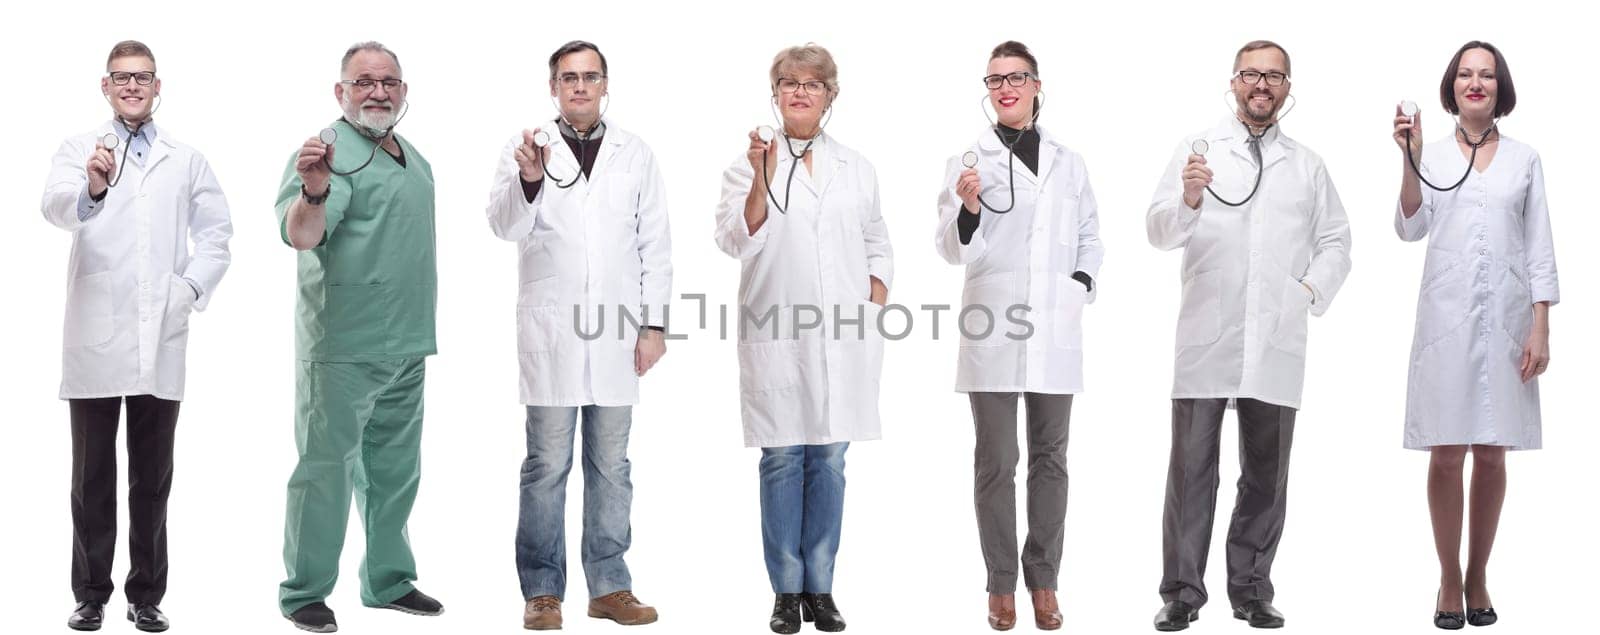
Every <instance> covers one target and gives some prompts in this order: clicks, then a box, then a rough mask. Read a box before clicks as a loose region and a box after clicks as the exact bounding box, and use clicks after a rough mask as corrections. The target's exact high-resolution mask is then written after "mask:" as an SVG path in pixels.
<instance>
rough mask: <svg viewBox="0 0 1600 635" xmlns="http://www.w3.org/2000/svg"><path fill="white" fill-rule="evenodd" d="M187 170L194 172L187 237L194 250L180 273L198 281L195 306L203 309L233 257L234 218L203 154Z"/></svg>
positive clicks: (199, 309) (196, 157) (195, 282)
mask: <svg viewBox="0 0 1600 635" xmlns="http://www.w3.org/2000/svg"><path fill="white" fill-rule="evenodd" d="M190 174H192V175H193V176H194V189H193V191H192V192H191V194H190V197H189V240H190V241H191V242H193V243H194V252H193V256H192V257H191V258H190V259H189V264H188V266H186V267H184V269H183V273H182V274H181V275H182V276H183V277H184V278H187V279H188V280H190V281H192V282H193V283H194V284H196V285H199V287H200V289H199V291H200V299H198V300H196V301H195V304H194V309H195V310H196V311H204V310H205V309H206V305H207V304H209V303H210V302H211V296H212V295H213V294H214V293H215V292H216V290H217V285H218V284H220V283H221V282H222V274H224V273H226V272H227V271H228V264H229V263H231V262H232V261H233V257H232V255H231V254H230V252H229V251H228V241H229V240H230V239H232V238H233V219H232V217H231V215H230V213H229V211H228V199H227V198H226V197H224V196H223V195H222V185H221V184H219V183H217V176H216V175H215V174H213V173H212V172H211V165H210V164H209V163H207V162H206V160H205V157H202V156H200V155H199V154H195V155H194V163H193V165H191V166H190Z"/></svg>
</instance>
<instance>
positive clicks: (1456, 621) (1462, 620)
mask: <svg viewBox="0 0 1600 635" xmlns="http://www.w3.org/2000/svg"><path fill="white" fill-rule="evenodd" d="M1443 594H1444V590H1443V589H1440V590H1439V592H1438V593H1435V594H1433V605H1434V612H1433V625H1434V626H1435V627H1437V628H1442V629H1444V630H1447V631H1459V630H1461V627H1463V626H1466V625H1467V615H1466V614H1465V613H1462V612H1460V611H1441V610H1439V609H1438V606H1439V598H1441V597H1443Z"/></svg>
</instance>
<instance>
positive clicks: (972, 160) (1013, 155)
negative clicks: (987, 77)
mask: <svg viewBox="0 0 1600 635" xmlns="http://www.w3.org/2000/svg"><path fill="white" fill-rule="evenodd" d="M988 102H989V96H988V95H984V96H983V100H982V101H980V102H979V103H978V108H979V109H980V110H983V116H984V118H986V119H988V120H989V128H990V129H991V130H993V131H994V134H995V136H997V137H999V138H1000V145H1003V146H1005V147H1006V176H1008V177H1010V178H1009V179H1008V180H1009V181H1010V182H1009V183H1008V184H1007V188H1008V189H1009V190H1010V191H1011V203H1010V204H1009V205H1006V208H1005V209H995V207H994V206H993V205H990V204H989V202H988V201H985V200H983V194H982V193H981V192H980V193H979V194H978V205H980V206H982V207H983V208H984V209H987V210H989V211H991V212H994V213H996V214H1006V213H1010V212H1011V210H1013V209H1016V208H1017V170H1016V165H1017V150H1016V148H1017V143H1019V142H1021V141H1022V136H1023V135H1025V134H1027V133H1028V130H1030V129H1032V128H1033V126H1034V124H1035V123H1037V122H1038V121H1039V110H1040V107H1041V106H1043V105H1044V91H1042V90H1041V91H1039V93H1038V95H1037V96H1036V97H1035V101H1034V104H1033V117H1032V118H1030V119H1028V123H1027V125H1025V126H1023V127H1022V130H1019V131H1017V136H1016V137H1015V138H1012V139H1011V140H1010V141H1007V140H1006V135H1005V133H1003V132H1001V131H1000V125H999V124H998V123H997V122H996V121H995V119H994V118H993V117H990V116H989V109H987V108H984V107H983V104H986V103H988ZM961 165H963V166H966V167H967V169H972V168H976V167H978V153H977V152H974V151H972V150H968V151H967V152H966V154H963V155H961Z"/></svg>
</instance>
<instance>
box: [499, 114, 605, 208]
mask: <svg viewBox="0 0 1600 635" xmlns="http://www.w3.org/2000/svg"><path fill="white" fill-rule="evenodd" d="M558 127H559V128H560V129H561V139H562V140H563V141H566V142H567V149H569V150H572V156H575V157H578V158H579V159H580V160H581V161H582V163H581V165H582V167H583V178H584V179H585V180H588V178H589V173H590V172H593V171H594V160H595V157H598V156H600V141H601V140H602V139H603V138H604V137H605V134H606V131H605V128H601V129H600V134H598V135H595V136H593V137H589V141H588V142H587V144H584V143H581V142H579V141H578V138H577V137H576V136H567V127H566V126H564V125H563V126H558ZM546 176H548V175H546ZM517 178H518V180H522V197H523V198H525V199H527V200H528V202H529V203H532V202H533V198H534V197H535V196H538V195H539V190H540V188H541V187H542V186H543V185H544V179H539V180H537V181H534V182H532V183H529V182H527V181H526V180H523V179H522V177H521V175H518V177H517Z"/></svg>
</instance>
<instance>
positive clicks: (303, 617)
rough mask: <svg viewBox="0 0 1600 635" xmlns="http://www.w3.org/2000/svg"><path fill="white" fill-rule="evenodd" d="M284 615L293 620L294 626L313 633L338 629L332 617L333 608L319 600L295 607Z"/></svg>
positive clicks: (337, 624)
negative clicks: (291, 611) (293, 610)
mask: <svg viewBox="0 0 1600 635" xmlns="http://www.w3.org/2000/svg"><path fill="white" fill-rule="evenodd" d="M284 617H287V618H289V621H291V622H294V627H295V628H298V629H300V630H302V631H310V632H313V633H333V632H336V631H338V630H339V623H338V622H336V621H334V619H333V609H330V608H328V605H326V604H323V603H321V602H312V603H310V604H307V605H305V606H302V607H300V608H299V609H296V610H295V612H293V613H290V614H288V615H286V616H284Z"/></svg>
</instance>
